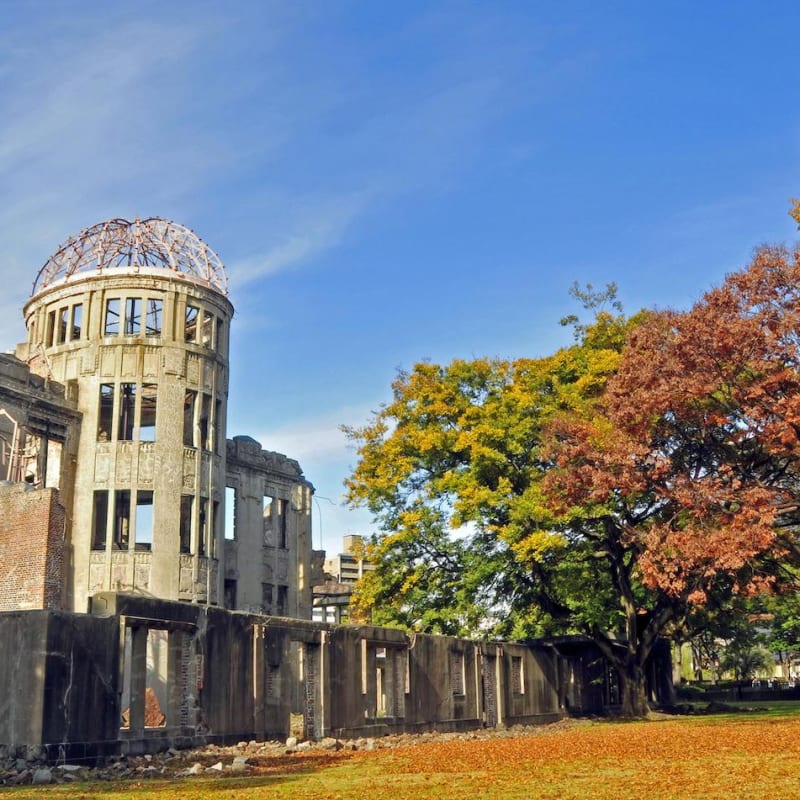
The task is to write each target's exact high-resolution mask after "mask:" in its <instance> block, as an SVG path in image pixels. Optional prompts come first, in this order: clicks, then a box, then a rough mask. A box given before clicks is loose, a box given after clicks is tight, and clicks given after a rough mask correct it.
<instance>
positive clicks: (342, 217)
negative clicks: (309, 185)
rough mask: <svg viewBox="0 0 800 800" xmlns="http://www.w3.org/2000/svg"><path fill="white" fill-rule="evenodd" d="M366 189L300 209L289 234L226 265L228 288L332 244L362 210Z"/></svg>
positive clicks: (283, 267)
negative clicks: (258, 250) (267, 247)
mask: <svg viewBox="0 0 800 800" xmlns="http://www.w3.org/2000/svg"><path fill="white" fill-rule="evenodd" d="M368 197H369V193H368V192H353V193H351V194H349V195H344V196H342V197H337V198H336V199H335V200H333V201H327V202H319V201H318V202H317V203H315V204H314V205H315V207H314V208H313V209H312V210H310V211H304V212H302V213H301V214H300V215H299V216H298V217H297V219H296V220H295V221H294V224H293V225H292V228H293V230H292V233H290V234H289V235H288V236H286V237H285V238H283V239H282V241H280V242H278V243H277V244H275V245H274V246H273V247H271V248H269V249H268V250H266V251H265V252H263V253H261V254H258V255H253V256H250V257H248V258H245V259H242V260H239V261H234V262H233V263H229V264H228V265H227V270H228V274H229V275H230V283H231V288H232V289H233V290H236V289H240V288H242V287H244V286H246V285H247V284H248V283H251V282H252V281H255V280H258V279H259V278H263V277H265V276H267V275H273V274H275V273H277V272H282V271H284V270H286V269H290V268H292V267H295V266H297V265H298V264H301V263H302V262H304V261H306V260H307V259H309V258H312V257H314V256H316V255H319V254H320V253H322V252H324V251H326V250H328V249H330V248H332V247H335V246H336V245H338V244H339V242H340V241H341V239H342V237H343V236H344V235H345V232H346V231H347V228H348V227H349V225H350V224H351V223H352V222H353V221H354V220H355V219H356V218H357V217H358V216H359V215H360V214H361V213H362V212H363V211H364V209H365V208H366V207H367V204H368Z"/></svg>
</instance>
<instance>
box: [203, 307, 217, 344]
mask: <svg viewBox="0 0 800 800" xmlns="http://www.w3.org/2000/svg"><path fill="white" fill-rule="evenodd" d="M200 343H201V344H202V345H203V346H204V347H211V346H212V344H213V343H214V315H213V314H209V313H208V311H204V312H203V323H202V328H201V330H200Z"/></svg>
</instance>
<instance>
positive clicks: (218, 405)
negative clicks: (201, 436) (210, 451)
mask: <svg viewBox="0 0 800 800" xmlns="http://www.w3.org/2000/svg"><path fill="white" fill-rule="evenodd" d="M221 414H222V401H221V400H215V401H214V424H213V427H212V438H213V439H214V452H215V453H216V454H217V455H221V453H220V442H221V440H220V435H219V429H220V426H221V424H222V423H221V420H222V417H221Z"/></svg>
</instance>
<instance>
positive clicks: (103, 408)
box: [97, 383, 114, 442]
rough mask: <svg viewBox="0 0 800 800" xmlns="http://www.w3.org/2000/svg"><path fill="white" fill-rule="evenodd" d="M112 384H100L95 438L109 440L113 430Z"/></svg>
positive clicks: (103, 440)
mask: <svg viewBox="0 0 800 800" xmlns="http://www.w3.org/2000/svg"><path fill="white" fill-rule="evenodd" d="M113 427H114V384H113V383H101V384H100V407H99V409H98V414H97V439H98V441H101V442H109V441H111V439H112V438H113V435H114V431H113Z"/></svg>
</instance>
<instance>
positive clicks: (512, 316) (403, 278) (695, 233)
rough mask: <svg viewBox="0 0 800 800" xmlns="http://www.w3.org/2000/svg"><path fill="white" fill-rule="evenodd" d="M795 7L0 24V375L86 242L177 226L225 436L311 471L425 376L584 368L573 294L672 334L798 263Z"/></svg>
mask: <svg viewBox="0 0 800 800" xmlns="http://www.w3.org/2000/svg"><path fill="white" fill-rule="evenodd" d="M798 30H800V6H798V5H797V4H796V3H792V2H779V1H777V0H776V1H775V2H770V3H757V2H735V0H733V1H731V0H729V1H728V2H714V1H709V2H705V3H696V2H691V3H690V2H670V3H660V4H655V3H641V2H605V3H597V2H564V3H545V2H535V1H534V0H529V1H528V2H511V0H508V1H507V2H496V3H479V2H414V0H402V2H400V0H397V1H396V2H388V1H384V0H372V2H366V1H365V2H346V1H344V0H342V1H341V2H338V1H337V0H317V1H316V2H304V0H293V1H292V2H289V1H288V0H287V1H286V2H269V1H268V0H259V1H258V2H244V1H243V0H241V1H239V2H236V1H235V0H232V1H231V2H228V3H225V4H222V3H218V2H213V3H212V2H202V1H201V0H193V2H181V1H180V0H170V2H163V0H161V1H160V2H148V0H141V1H137V2H135V3H134V2H90V1H89V0H87V1H86V2H78V1H77V0H71V1H70V0H59V1H58V2H56V1H55V0H53V1H48V0H30V2H18V1H17V0H2V2H0V119H1V120H2V124H0V191H1V192H2V198H3V202H2V205H0V246H1V247H2V253H3V257H2V259H0V280H2V281H3V285H4V286H5V287H6V289H5V291H4V292H3V293H2V295H0V343H1V344H0V346H2V347H3V348H4V349H11V348H12V347H13V345H14V343H15V342H17V341H20V340H22V339H23V338H24V330H23V324H22V317H21V313H20V310H19V309H20V308H21V306H22V304H23V303H24V301H25V299H26V298H27V296H28V294H29V292H30V287H31V284H32V281H33V278H34V276H35V275H36V272H37V271H38V269H39V268H40V267H41V265H42V264H43V263H44V262H45V261H46V259H47V258H48V256H49V255H50V254H51V253H52V252H53V251H54V250H55V249H56V248H57V247H58V245H60V244H61V243H62V242H63V241H64V240H65V239H66V238H67V236H69V235H74V234H75V233H77V232H78V231H80V230H82V229H83V228H85V227H87V226H89V225H92V224H94V223H95V222H99V221H101V220H104V219H108V218H111V217H118V216H119V217H126V218H129V219H131V218H133V217H135V216H136V215H138V216H140V217H147V216H163V217H167V218H170V219H174V220H177V221H178V222H181V223H183V224H185V225H187V226H188V227H191V228H193V229H194V230H195V231H196V232H197V233H198V234H199V235H200V236H201V237H202V238H203V239H204V240H205V241H206V242H207V243H208V244H209V245H210V246H211V247H212V248H213V249H214V250H216V252H217V253H218V254H219V255H220V257H221V258H222V260H223V261H224V263H225V264H226V266H227V268H228V272H229V275H230V280H231V287H232V288H231V300H232V302H233V303H234V305H235V307H236V316H235V319H234V324H233V329H232V348H231V365H232V370H231V386H230V398H229V425H228V434H229V435H230V436H232V435H237V434H248V435H251V436H253V437H254V438H256V439H258V440H259V441H260V442H261V443H262V445H263V446H264V447H265V448H267V449H274V450H279V451H282V452H285V453H287V454H288V455H290V456H292V457H295V458H297V459H298V460H299V461H300V462H301V465H302V466H303V468H304V471H305V474H306V476H307V477H308V478H309V479H310V480H311V481H312V482H313V483H314V484H315V486H316V488H317V493H318V495H319V496H320V498H330V500H332V501H333V503H331V502H328V501H327V500H324V499H320V502H319V503H318V506H317V508H315V515H314V523H315V527H316V531H315V535H314V543H315V546H319V545H320V543H322V544H323V545H324V546H325V547H327V548H328V549H329V550H332V551H337V550H338V549H339V545H340V541H341V536H342V535H343V534H345V533H349V532H359V531H369V530H370V525H369V522H370V521H369V517H368V516H367V515H366V514H365V513H363V512H351V511H348V510H346V509H343V508H341V507H340V505H339V503H340V496H341V492H342V480H343V478H344V476H345V475H346V474H347V472H348V467H349V466H351V465H352V464H353V463H354V459H355V455H354V453H353V452H352V450H349V449H348V448H347V445H346V443H345V441H344V438H343V436H342V434H341V433H340V432H339V429H338V426H339V424H341V423H348V424H361V423H363V422H365V421H366V420H367V419H368V417H369V414H370V411H371V410H373V409H376V408H378V407H379V405H380V403H381V402H384V401H386V400H387V399H388V398H389V384H390V382H391V380H392V378H393V376H394V374H395V371H396V369H397V368H398V367H406V368H408V367H410V366H412V365H413V364H414V363H415V362H416V361H419V360H421V359H426V358H427V359H432V360H434V361H449V360H450V359H452V358H454V357H467V358H469V357H472V356H483V355H489V356H508V357H514V356H522V355H528V356H537V355H544V354H546V353H549V352H552V351H553V350H554V349H556V348H558V347H559V346H561V345H564V344H568V343H569V340H570V335H569V332H568V331H566V330H564V329H562V328H560V327H559V325H558V320H559V318H560V317H562V316H563V315H564V314H566V313H570V312H571V311H573V310H575V309H574V307H573V303H572V301H571V300H570V298H569V296H568V289H569V287H570V285H571V284H572V283H573V281H575V280H578V281H580V282H581V283H585V282H591V283H593V284H595V285H597V286H602V285H604V284H605V283H607V282H608V281H616V282H617V283H618V284H619V287H620V297H621V299H622V300H623V302H624V304H625V307H626V309H627V310H628V311H633V310H635V309H637V308H639V307H643V306H657V307H661V308H664V307H675V308H684V307H686V306H687V305H689V304H690V303H691V302H692V301H693V300H695V299H696V298H697V297H698V296H699V295H700V294H701V293H702V292H703V291H704V290H705V289H707V288H709V287H710V286H711V285H713V284H715V283H718V282H719V281H720V279H721V278H722V277H723V275H724V274H725V273H726V272H729V271H731V270H733V269H737V268H738V267H740V266H743V265H744V264H745V263H746V262H747V260H748V258H749V256H750V254H751V252H752V249H753V247H754V246H756V245H758V244H760V243H763V242H765V241H769V242H775V241H792V240H793V239H794V238H795V234H796V231H795V230H794V226H793V223H792V221H791V219H790V218H789V217H788V216H787V213H786V212H787V210H788V198H789V197H791V196H800V77H798V75H799V74H800V71H799V70H798V69H797V66H796V61H797V57H796V51H797V31H798Z"/></svg>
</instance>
